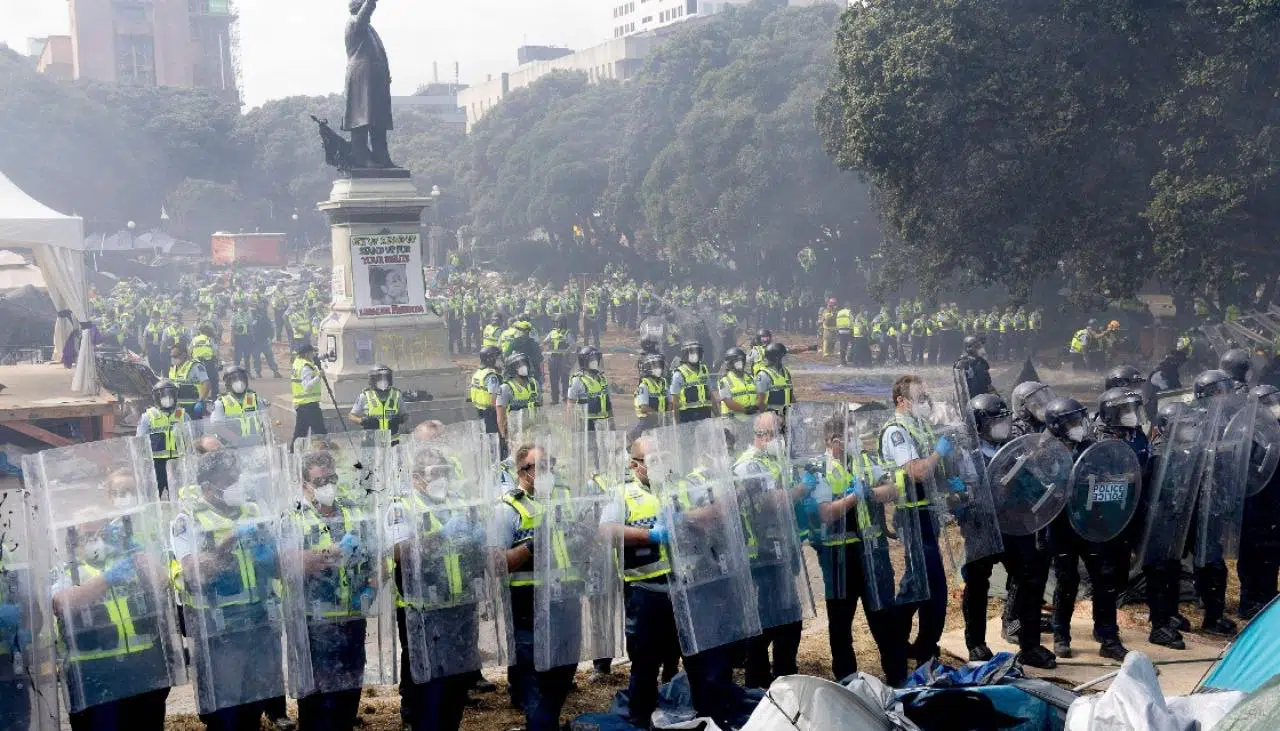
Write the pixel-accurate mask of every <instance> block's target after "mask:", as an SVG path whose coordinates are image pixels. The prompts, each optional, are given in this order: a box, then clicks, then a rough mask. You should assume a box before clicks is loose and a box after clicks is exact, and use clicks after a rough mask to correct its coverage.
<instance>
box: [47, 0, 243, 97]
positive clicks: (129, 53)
mask: <svg viewBox="0 0 1280 731" xmlns="http://www.w3.org/2000/svg"><path fill="white" fill-rule="evenodd" d="M68 4H69V7H70V10H71V46H72V58H73V74H74V77H75V78H77V79H95V80H98V81H109V82H116V83H121V84H140V85H144V86H177V87H184V88H200V89H208V90H210V91H213V92H215V93H217V94H218V95H220V96H223V97H225V98H228V99H236V100H238V99H239V75H238V66H237V61H238V59H237V54H238V42H237V37H236V20H237V18H236V13H235V7H234V5H233V4H232V1H231V0H69V2H68Z"/></svg>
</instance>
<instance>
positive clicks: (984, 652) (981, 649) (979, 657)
mask: <svg viewBox="0 0 1280 731" xmlns="http://www.w3.org/2000/svg"><path fill="white" fill-rule="evenodd" d="M993 657H995V655H993V654H992V653H991V648H990V647H987V646H986V645H985V644H984V645H977V646H975V647H970V648H969V662H986V661H988V660H990V659H991V658H993Z"/></svg>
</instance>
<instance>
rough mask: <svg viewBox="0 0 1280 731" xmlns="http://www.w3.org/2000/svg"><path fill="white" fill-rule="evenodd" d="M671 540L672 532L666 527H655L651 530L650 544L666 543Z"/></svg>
mask: <svg viewBox="0 0 1280 731" xmlns="http://www.w3.org/2000/svg"><path fill="white" fill-rule="evenodd" d="M670 540H671V532H670V531H668V530H667V527H666V526H665V525H655V526H654V527H652V528H650V529H649V542H650V543H653V544H658V543H666V542H668V541H670Z"/></svg>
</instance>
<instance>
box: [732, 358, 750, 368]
mask: <svg viewBox="0 0 1280 731" xmlns="http://www.w3.org/2000/svg"><path fill="white" fill-rule="evenodd" d="M733 369H734V370H735V371H745V370H746V369H747V364H746V363H745V362H744V361H742V360H735V361H734V362H733Z"/></svg>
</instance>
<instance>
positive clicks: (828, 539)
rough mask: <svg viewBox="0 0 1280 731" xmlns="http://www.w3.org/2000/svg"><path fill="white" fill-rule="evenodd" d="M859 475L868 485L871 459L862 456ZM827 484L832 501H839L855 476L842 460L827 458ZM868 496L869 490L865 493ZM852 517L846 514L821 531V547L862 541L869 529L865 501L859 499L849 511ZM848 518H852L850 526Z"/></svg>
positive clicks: (869, 524) (869, 518) (869, 514)
mask: <svg viewBox="0 0 1280 731" xmlns="http://www.w3.org/2000/svg"><path fill="white" fill-rule="evenodd" d="M861 457H862V465H861V467H862V469H861V474H860V475H858V476H857V477H858V478H859V479H862V480H863V481H864V483H865V484H869V478H870V475H871V458H870V457H868V456H867V455H865V454H863V455H861ZM826 478H827V483H828V484H829V485H831V496H832V499H833V500H839V499H841V498H843V497H844V493H845V490H847V489H849V486H850V485H852V484H853V481H854V479H855V476H854V474H853V473H852V472H850V471H849V470H848V469H847V468H846V467H845V466H844V463H843V461H842V460H834V459H832V458H831V457H830V456H828V457H827V469H826ZM867 494H868V495H869V494H870V490H868V491H867ZM851 512H852V513H853V515H852V516H850V515H848V514H846V515H845V516H844V519H843V520H841V521H839V522H837V523H832V524H830V525H828V526H827V527H826V529H825V530H823V535H822V545H824V546H843V545H847V544H850V543H858V542H859V541H861V540H862V537H861V536H862V533H863V532H864V531H866V530H869V529H870V528H871V525H872V523H871V513H870V511H869V510H868V509H867V504H866V501H865V500H862V499H859V500H858V502H857V505H856V506H855V507H854V509H853V510H852V511H851ZM850 517H852V518H853V522H852V524H851V521H850Z"/></svg>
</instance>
